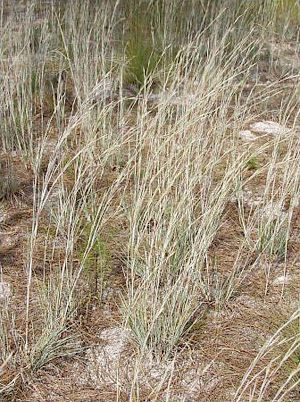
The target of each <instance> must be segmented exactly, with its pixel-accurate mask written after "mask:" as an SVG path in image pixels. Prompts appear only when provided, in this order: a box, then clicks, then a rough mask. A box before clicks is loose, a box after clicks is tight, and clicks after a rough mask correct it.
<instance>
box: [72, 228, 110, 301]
mask: <svg viewBox="0 0 300 402" xmlns="http://www.w3.org/2000/svg"><path fill="white" fill-rule="evenodd" d="M91 230H92V225H91V224H90V223H88V224H87V225H86V227H85V228H84V230H83V232H82V234H81V238H80V241H79V247H78V251H77V253H78V258H79V260H80V262H82V260H83V255H84V253H85V250H86V247H87V243H88V240H89V237H90V232H91ZM109 272H110V255H109V252H108V249H107V245H106V243H105V241H104V240H103V239H102V238H101V236H98V237H97V239H96V241H95V242H94V244H93V247H92V249H91V251H90V252H89V255H88V257H87V258H85V259H84V267H83V273H84V274H85V275H86V276H87V278H88V284H89V288H90V294H91V295H93V297H99V299H101V297H102V294H103V291H104V290H105V288H106V286H107V277H108V274H109Z"/></svg>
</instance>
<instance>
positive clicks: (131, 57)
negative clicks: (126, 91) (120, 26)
mask: <svg viewBox="0 0 300 402" xmlns="http://www.w3.org/2000/svg"><path fill="white" fill-rule="evenodd" d="M126 57H127V60H128V63H127V66H126V68H125V77H124V84H125V85H126V86H129V85H130V86H132V87H133V88H136V91H138V90H139V89H141V88H142V87H143V86H144V85H145V83H146V80H147V78H148V77H152V78H153V75H154V74H155V72H156V71H157V68H158V65H159V61H160V57H161V56H160V55H159V54H158V53H157V51H156V50H155V49H154V48H153V46H152V44H151V42H149V41H147V40H144V39H143V38H136V39H131V40H129V41H128V42H127V45H126Z"/></svg>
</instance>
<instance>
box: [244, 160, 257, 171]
mask: <svg viewBox="0 0 300 402" xmlns="http://www.w3.org/2000/svg"><path fill="white" fill-rule="evenodd" d="M245 167H246V168H247V169H249V170H256V169H258V168H259V167H260V165H259V162H258V160H257V158H254V157H253V158H250V159H249V160H248V161H247V162H246V165H245Z"/></svg>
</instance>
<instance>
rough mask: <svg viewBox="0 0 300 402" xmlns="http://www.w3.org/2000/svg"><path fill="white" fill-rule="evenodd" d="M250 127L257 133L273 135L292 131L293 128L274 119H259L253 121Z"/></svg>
mask: <svg viewBox="0 0 300 402" xmlns="http://www.w3.org/2000/svg"><path fill="white" fill-rule="evenodd" d="M250 129H251V130H252V131H254V132H256V133H263V134H271V135H281V134H288V133H290V132H291V129H289V128H287V127H285V126H282V125H281V124H279V123H276V122H274V121H258V122H257V123H253V124H252V125H251V126H250Z"/></svg>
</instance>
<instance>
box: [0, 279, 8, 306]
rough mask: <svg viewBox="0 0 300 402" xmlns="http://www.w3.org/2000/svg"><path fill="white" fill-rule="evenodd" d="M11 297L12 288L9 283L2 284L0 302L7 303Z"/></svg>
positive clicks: (0, 283)
mask: <svg viewBox="0 0 300 402" xmlns="http://www.w3.org/2000/svg"><path fill="white" fill-rule="evenodd" d="M10 295H11V286H10V284H9V283H8V282H0V301H5V300H7V299H8V298H9V296H10Z"/></svg>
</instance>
